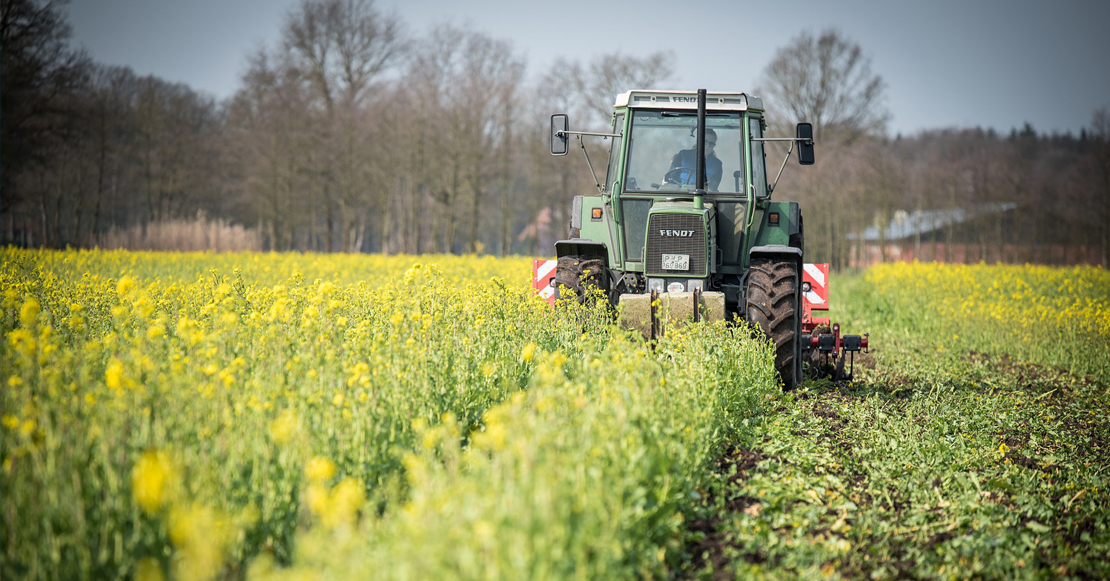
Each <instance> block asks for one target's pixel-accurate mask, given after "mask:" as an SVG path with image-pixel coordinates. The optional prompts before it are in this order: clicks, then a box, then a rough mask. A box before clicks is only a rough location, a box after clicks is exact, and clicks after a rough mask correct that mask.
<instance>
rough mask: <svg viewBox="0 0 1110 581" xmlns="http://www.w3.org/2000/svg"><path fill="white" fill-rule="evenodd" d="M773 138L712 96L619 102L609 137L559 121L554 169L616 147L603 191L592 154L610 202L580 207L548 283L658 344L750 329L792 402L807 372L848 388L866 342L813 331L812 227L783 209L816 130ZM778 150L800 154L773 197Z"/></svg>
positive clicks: (732, 96) (737, 105)
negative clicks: (600, 146)
mask: <svg viewBox="0 0 1110 581" xmlns="http://www.w3.org/2000/svg"><path fill="white" fill-rule="evenodd" d="M765 129H766V122H765V121H764V109H763V102H762V100H761V99H759V98H758V97H754V96H750V95H747V94H744V93H708V92H706V91H705V90H698V91H696V92H693V91H639V90H634V91H629V92H627V93H624V94H622V95H619V96H618V97H617V100H616V106H615V111H614V113H613V126H612V131H609V132H581V131H571V130H570V129H569V122H568V120H567V116H566V115H562V114H558V115H553V116H552V117H551V153H552V154H553V155H565V154H567V153H568V152H569V150H570V138H571V137H573V138H575V139H576V140H578V141H579V142H580V143H581V140H582V138H583V137H587V136H593V137H602V138H608V139H611V140H612V146H611V149H610V154H609V163H608V169H607V172H606V177H605V182H604V184H602V183H601V182H599V181H598V180H597V176H596V172H595V171H594V166H593V163H592V162H591V161H590V158H589V155H588V154H586V149H585V146H582V152H583V153H584V154H586V161H587V163H588V165H589V167H590V171H591V172H592V173H594V181H595V184H596V185H597V189H598V195H593V196H576V197H575V198H574V208H573V211H572V213H571V224H570V234H571V238H569V239H567V240H560V241H558V242H556V243H555V250H556V254H557V256H558V259H557V261H556V265H555V268H554V272H553V273H549V275H550V277H549V278H550V280H551V283H550V284H551V285H552V286H553V287H554V288H555V295H556V296H558V297H564V298H567V297H573V298H576V299H578V300H580V301H587V300H590V297H591V296H598V295H600V296H601V297H604V298H606V299H608V301H609V302H610V303H611V304H612V305H614V306H617V307H619V308H618V310H619V312H620V313H621V317H622V322H623V323H624V324H625V325H627V326H629V327H632V328H636V329H639V330H640V331H641V332H642V333H643V334H644V336H645V337H648V338H654V337H656V336H658V335H659V334H660V333H663V332H665V329H666V328H667V327H668V326H671V325H675V324H680V323H684V322H686V321H700V320H722V319H724V320H747V321H750V322H751V323H754V324H756V325H758V327H759V328H760V329H761V330H762V331H763V332H764V333H765V334H766V335H767V336H768V337H769V338H770V339H771V340H772V341H773V342H774V344H775V349H776V357H775V367H776V369H777V370H778V373H779V376H780V378H781V379H782V382H783V385H784V386H785V387H786V388H788V389H789V388H792V387H794V386H795V385H796V384H797V382H798V381H799V380H800V379H801V377H802V373H803V367H802V362H803V359H805V360H809V361H811V363H812V365H811V367H812V368H814V369H815V370H818V371H820V370H823V369H825V368H826V367H829V366H831V367H832V368H833V369H840V370H841V374H842V373H843V359H844V357H845V354H846V353H850V352H854V351H859V350H862V349H866V348H867V338H866V337H859V336H854V335H849V336H845V337H840V335H839V326H833V327H831V328H830V327H829V326H828V323H827V321H825V324H824V325H821V324H819V323H817V322H815V321H816V320H814V319H811V318H810V310H811V308H815V307H813V303H811V302H809V301H808V298H807V297H808V295H807V292H806V290H805V289H804V288H803V287H805V285H806V281H805V280H803V265H804V262H803V229H802V213H801V210H800V208H799V207H798V204H797V203H796V202H775V201H772V200H771V194H772V192H773V191H774V188H775V186H776V185H777V183H778V177H779V176H781V174H782V170H783V168H785V166H786V162H787V161H788V160H789V157H790V155H791V154H792V153H793V151H794V148H795V146H797V148H798V161H799V162H800V163H801V164H802V165H811V164H813V162H814V151H813V150H814V148H813V130H812V127H811V126H810V125H809V124H808V123H799V124H798V126H797V128H796V135H795V137H785V138H784V137H778V138H775V137H765V136H764V130H765ZM769 141H782V142H787V143H788V144H789V148H788V151H787V153H786V157H785V158H784V159H783V161H782V165H781V166H780V167H779V169H778V174H777V175H776V176H775V179H774V181H773V182H770V183H768V179H767V178H768V174H767V170H766V164H765V151H764V144H765V143H767V142H769ZM806 270H808V269H806ZM824 272H825V275H826V276H825V281H827V266H826V268H825V271H824ZM536 274H539V273H538V272H537V273H536ZM544 280H548V277H544ZM813 282H814V281H809V284H810V287H812V283H813ZM825 305H826V308H827V295H826V296H825ZM834 329H835V330H834ZM826 331H829V332H826ZM826 335H827V336H828V338H826V337H825V336H826ZM830 341H831V343H830Z"/></svg>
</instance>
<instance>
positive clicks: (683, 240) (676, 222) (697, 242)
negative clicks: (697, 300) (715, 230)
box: [644, 214, 706, 277]
mask: <svg viewBox="0 0 1110 581" xmlns="http://www.w3.org/2000/svg"><path fill="white" fill-rule="evenodd" d="M663 230H680V231H683V230H693V232H694V233H693V235H691V236H664V235H663V234H662V233H661V231H663ZM705 248H706V244H705V222H704V221H703V220H702V217H701V216H700V215H697V214H652V216H651V219H650V220H649V222H648V235H647V249H646V252H645V253H644V254H645V256H644V261H645V265H644V266H645V270H646V271H647V274H651V275H663V276H692V277H699V276H705V274H706V272H705V253H706V249H705ZM664 254H688V255H689V256H690V268H689V269H688V270H663V255H664Z"/></svg>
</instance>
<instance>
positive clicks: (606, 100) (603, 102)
mask: <svg viewBox="0 0 1110 581" xmlns="http://www.w3.org/2000/svg"><path fill="white" fill-rule="evenodd" d="M566 72H567V73H569V74H570V75H573V78H574V80H575V87H576V89H577V92H578V95H579V97H581V98H582V100H583V102H584V103H585V104H586V105H587V107H588V111H589V113H590V114H591V118H589V119H586V120H584V121H587V122H597V123H600V124H601V125H606V124H608V122H609V118H610V117H611V116H612V114H613V101H614V99H615V98H616V96H617V95H619V94H621V93H624V92H625V91H628V90H631V89H659V88H663V87H662V86H661V85H665V84H667V83H670V82H671V77H673V76H674V53H671V52H654V53H651V54H648V55H645V56H643V57H636V56H630V55H625V54H621V53H620V52H615V53H610V54H603V55H599V56H597V57H595V58H594V59H593V60H591V61H590V63H589V65H587V66H586V67H585V68H583V67H580V66H578V65H577V64H570V65H568V69H567V71H566Z"/></svg>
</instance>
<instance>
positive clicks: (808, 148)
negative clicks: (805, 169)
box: [797, 123, 813, 165]
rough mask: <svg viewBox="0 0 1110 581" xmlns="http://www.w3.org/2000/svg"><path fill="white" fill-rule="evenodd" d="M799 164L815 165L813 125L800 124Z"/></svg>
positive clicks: (798, 136) (798, 134) (798, 135)
mask: <svg viewBox="0 0 1110 581" xmlns="http://www.w3.org/2000/svg"><path fill="white" fill-rule="evenodd" d="M797 138H798V163H800V164H802V165H813V125H810V124H809V123H799V124H798V132H797Z"/></svg>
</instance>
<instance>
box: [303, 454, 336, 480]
mask: <svg viewBox="0 0 1110 581" xmlns="http://www.w3.org/2000/svg"><path fill="white" fill-rule="evenodd" d="M304 474H305V476H306V477H308V479H309V480H310V481H312V482H323V481H325V480H331V479H332V478H334V477H335V463H333V462H332V461H331V460H328V459H327V458H324V457H322V456H316V457H315V458H313V459H311V460H309V461H308V463H307V464H305V467H304Z"/></svg>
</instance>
